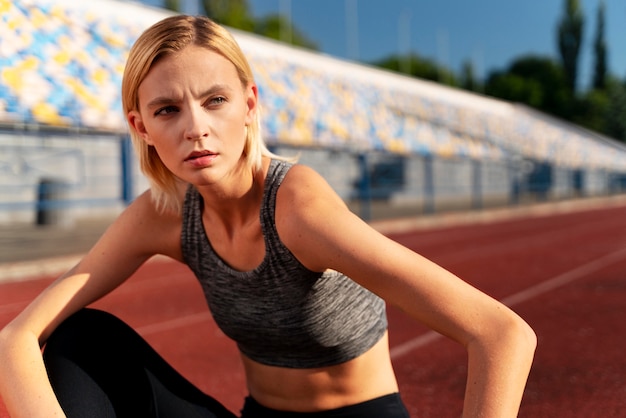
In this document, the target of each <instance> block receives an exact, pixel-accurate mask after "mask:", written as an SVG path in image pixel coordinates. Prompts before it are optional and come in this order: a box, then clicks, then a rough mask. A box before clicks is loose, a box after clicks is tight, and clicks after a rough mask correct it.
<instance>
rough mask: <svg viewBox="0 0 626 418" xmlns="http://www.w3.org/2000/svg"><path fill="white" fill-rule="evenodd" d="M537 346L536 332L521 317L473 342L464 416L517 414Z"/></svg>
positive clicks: (510, 415)
mask: <svg viewBox="0 0 626 418" xmlns="http://www.w3.org/2000/svg"><path fill="white" fill-rule="evenodd" d="M535 347H536V337H535V334H534V332H533V331H532V329H530V327H528V325H526V323H524V322H523V321H521V320H519V321H515V323H514V325H513V326H509V327H506V329H503V330H502V331H501V332H497V333H494V334H493V336H492V337H490V338H485V339H484V340H476V341H474V342H472V343H470V345H469V346H468V375H467V386H466V391H465V403H464V408H463V417H465V418H469V417H472V418H474V417H475V418H477V417H494V418H505V417H516V416H517V415H518V412H519V408H520V404H521V401H522V396H523V393H524V388H525V386H526V381H527V379H528V374H529V372H530V367H531V364H532V360H533V355H534V351H535Z"/></svg>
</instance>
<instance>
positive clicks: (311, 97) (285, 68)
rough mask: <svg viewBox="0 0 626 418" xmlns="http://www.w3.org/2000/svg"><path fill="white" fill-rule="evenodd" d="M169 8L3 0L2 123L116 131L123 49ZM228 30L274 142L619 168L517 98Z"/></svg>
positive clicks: (601, 150) (591, 140)
mask: <svg viewBox="0 0 626 418" xmlns="http://www.w3.org/2000/svg"><path fill="white" fill-rule="evenodd" d="M169 13H170V12H167V11H165V10H161V9H157V8H152V7H148V6H145V5H141V4H139V3H134V2H128V1H117V0H89V1H83V2H76V1H75V0H0V34H1V36H0V125H1V126H4V127H11V126H14V127H15V126H17V127H18V128H19V127H20V126H25V125H28V126H31V125H32V126H36V127H37V128H38V129H39V128H46V127H56V128H59V127H61V128H63V127H64V128H82V129H90V130H94V131H99V132H110V133H112V134H123V133H125V132H126V129H127V128H126V124H125V119H124V115H123V114H122V109H121V97H120V85H121V77H122V73H123V68H124V63H125V59H126V56H127V53H128V49H129V48H130V46H131V44H132V43H133V41H134V40H135V39H136V38H137V36H139V34H140V33H141V31H143V30H144V29H145V28H146V27H147V26H149V25H150V24H152V23H153V22H155V21H157V20H159V19H161V18H163V17H165V16H167V15H168V14H169ZM233 33H234V35H235V37H236V39H237V40H238V42H239V43H240V45H241V46H242V48H243V49H244V51H245V52H246V53H247V55H248V57H249V59H250V62H251V65H252V67H253V69H254V72H255V75H256V78H257V83H258V84H259V91H260V97H261V104H262V108H263V123H264V126H263V128H264V134H265V137H266V140H267V142H268V143H269V144H270V145H271V146H277V147H279V146H290V147H291V146H293V147H298V148H305V149H307V148H308V149H327V150H328V149H330V150H349V151H351V152H355V153H364V152H383V153H392V154H398V155H404V156H426V157H433V158H439V159H464V160H472V161H481V162H499V163H506V162H507V161H518V160H520V159H528V160H532V161H540V162H542V163H546V164H550V165H554V166H555V167H564V168H566V169H571V170H580V169H594V170H597V169H601V170H607V171H615V172H624V171H626V158H625V157H626V147H625V146H624V145H622V144H620V143H616V142H615V141H612V140H611V139H609V138H602V137H600V136H598V135H596V134H594V133H592V132H589V131H586V130H583V129H581V128H578V127H576V126H574V125H571V124H568V123H565V122H563V121H558V120H556V119H553V118H550V117H548V116H546V115H543V114H540V113H538V112H535V111H532V110H531V109H528V108H526V107H524V106H520V105H515V104H511V103H506V102H502V101H498V100H494V99H491V98H487V97H483V96H479V95H476V94H471V93H468V92H464V91H461V90H456V89H452V88H448V87H444V86H441V85H438V84H435V83H432V82H427V81H423V80H416V79H413V78H408V77H404V76H401V75H398V74H394V73H390V72H386V71H382V70H379V69H376V68H371V67H367V66H364V65H361V64H357V63H353V62H348V61H345V60H339V59H336V58H333V57H330V56H327V55H324V54H319V53H313V52H309V51H305V50H301V49H297V48H293V47H290V46H286V45H284V44H281V43H278V42H274V41H270V40H267V39H263V38H260V37H257V36H254V35H251V34H248V33H243V32H239V31H236V30H233ZM1 160H2V158H1V156H0V166H2V161H1ZM0 168H1V167H0ZM0 171H1V170H0Z"/></svg>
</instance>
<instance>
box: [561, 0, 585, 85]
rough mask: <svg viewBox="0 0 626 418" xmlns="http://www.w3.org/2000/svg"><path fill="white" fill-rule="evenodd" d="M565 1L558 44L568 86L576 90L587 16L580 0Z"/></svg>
mask: <svg viewBox="0 0 626 418" xmlns="http://www.w3.org/2000/svg"><path fill="white" fill-rule="evenodd" d="M565 3H566V4H565V14H564V16H563V18H562V19H561V22H560V23H559V26H558V28H557V33H558V45H559V52H560V54H561V61H562V63H563V69H564V70H565V74H566V76H567V82H568V86H569V88H570V90H571V91H572V92H574V91H576V82H577V81H578V80H577V78H578V56H579V54H580V47H581V45H582V38H583V26H584V22H585V18H584V16H583V14H582V11H581V10H580V3H579V1H578V0H565Z"/></svg>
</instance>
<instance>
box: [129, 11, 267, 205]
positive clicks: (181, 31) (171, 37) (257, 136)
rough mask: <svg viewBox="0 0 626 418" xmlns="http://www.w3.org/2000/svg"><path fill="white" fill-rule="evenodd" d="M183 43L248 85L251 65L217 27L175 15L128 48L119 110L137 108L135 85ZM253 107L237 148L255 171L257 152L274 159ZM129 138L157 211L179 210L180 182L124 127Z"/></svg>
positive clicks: (251, 78)
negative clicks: (216, 58) (209, 54)
mask: <svg viewBox="0 0 626 418" xmlns="http://www.w3.org/2000/svg"><path fill="white" fill-rule="evenodd" d="M189 45H195V46H200V47H203V48H207V49H208V50H210V51H213V52H216V53H218V54H220V55H222V56H223V57H224V58H226V59H227V60H229V61H230V62H231V63H232V64H233V65H234V66H235V69H236V70H237V75H238V76H239V80H240V81H241V85H242V86H243V88H245V87H247V86H248V85H249V84H250V83H254V76H253V74H252V69H251V68H250V65H249V64H248V61H247V59H246V57H245V56H244V54H243V52H242V51H241V48H240V47H239V45H238V44H237V42H236V41H235V39H234V38H233V37H232V36H231V34H230V33H229V32H228V31H227V30H226V29H224V28H223V27H222V26H220V25H218V24H217V23H215V22H213V21H212V20H210V19H209V18H207V17H203V16H195V17H194V16H185V15H176V16H171V17H168V18H165V19H163V20H161V21H159V22H157V23H155V24H154V25H153V26H151V27H150V28H148V29H147V30H146V31H145V32H143V34H142V35H141V36H140V37H139V38H138V39H137V41H136V42H135V44H134V45H133V46H132V48H131V49H130V53H129V56H128V60H127V63H126V68H125V69H124V77H123V79H122V105H123V109H124V113H125V114H126V115H128V113H129V112H130V111H133V110H134V111H138V110H139V97H138V90H139V86H140V84H141V83H142V81H143V80H144V78H145V77H146V75H147V74H148V72H149V71H150V69H151V68H152V66H153V65H154V64H155V63H156V62H158V61H159V60H160V59H162V58H163V57H166V56H168V55H171V54H174V53H176V52H180V51H182V50H183V49H184V48H185V47H187V46H189ZM260 125H261V124H260V116H259V111H257V112H256V114H255V118H254V121H253V122H252V123H251V124H250V125H249V126H248V127H247V130H246V141H245V145H244V150H243V157H244V161H245V163H246V164H247V165H248V166H249V167H250V168H251V169H252V170H253V172H254V173H256V172H257V171H258V170H260V169H261V160H262V157H263V156H270V157H274V158H276V157H277V156H276V155H274V154H273V153H271V152H270V151H269V150H268V149H267V146H266V145H265V142H264V141H263V138H262V137H261V126H260ZM130 136H131V139H132V143H133V146H134V148H135V151H136V152H137V155H138V157H139V163H140V167H141V171H142V172H143V173H144V174H145V175H146V177H148V180H149V181H150V186H151V187H150V189H151V194H152V199H153V201H154V202H155V204H156V206H157V208H158V209H159V210H160V211H165V210H173V211H176V212H180V210H181V207H182V201H181V193H180V191H181V184H182V181H181V180H180V179H179V178H178V177H176V176H175V175H174V174H173V173H172V172H171V171H170V170H169V169H168V168H167V167H165V165H164V164H163V162H162V161H161V158H160V157H159V155H158V154H157V152H156V150H155V149H154V147H153V146H150V145H148V144H146V142H145V141H144V140H142V139H141V137H140V136H139V135H138V133H137V132H136V131H135V130H134V129H133V127H132V126H130Z"/></svg>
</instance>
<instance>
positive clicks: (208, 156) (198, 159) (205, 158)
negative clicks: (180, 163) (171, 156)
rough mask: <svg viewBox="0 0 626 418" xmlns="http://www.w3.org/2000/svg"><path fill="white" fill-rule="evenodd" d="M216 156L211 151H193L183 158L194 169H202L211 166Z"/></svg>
mask: <svg viewBox="0 0 626 418" xmlns="http://www.w3.org/2000/svg"><path fill="white" fill-rule="evenodd" d="M217 155H218V154H216V153H214V152H211V151H206V150H203V151H194V152H192V153H191V154H189V155H188V156H187V158H185V162H186V163H187V164H190V165H191V166H193V167H196V168H203V167H207V166H209V165H211V163H212V162H213V160H214V159H215V158H216V157H217Z"/></svg>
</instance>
